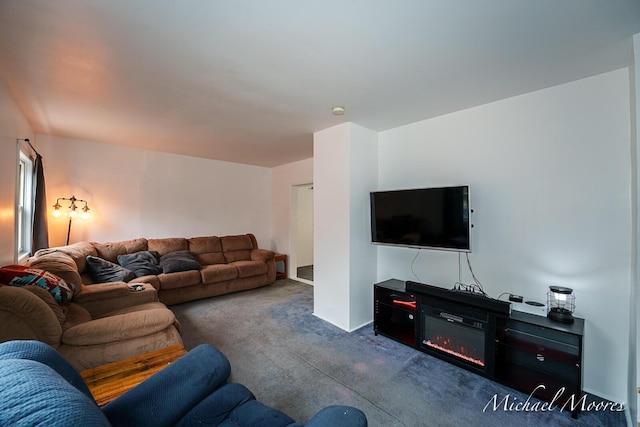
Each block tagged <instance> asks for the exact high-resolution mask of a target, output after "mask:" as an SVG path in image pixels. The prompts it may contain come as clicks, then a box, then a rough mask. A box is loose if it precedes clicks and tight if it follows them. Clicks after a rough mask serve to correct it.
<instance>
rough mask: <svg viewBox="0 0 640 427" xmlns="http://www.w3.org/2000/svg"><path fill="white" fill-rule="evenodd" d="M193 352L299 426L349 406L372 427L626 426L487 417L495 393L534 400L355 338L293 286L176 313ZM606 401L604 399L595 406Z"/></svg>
mask: <svg viewBox="0 0 640 427" xmlns="http://www.w3.org/2000/svg"><path fill="white" fill-rule="evenodd" d="M171 309H172V310H173V311H174V312H175V313H176V316H177V317H178V319H179V320H180V322H182V326H183V339H184V343H185V347H187V349H190V348H193V347H195V346H196V345H198V344H201V343H210V344H212V345H214V346H216V347H217V348H219V349H220V350H221V351H222V352H223V353H224V354H225V355H226V356H227V357H228V358H229V360H230V361H231V366H232V378H231V380H232V381H235V382H240V383H242V384H244V385H245V386H247V387H248V388H249V389H250V390H251V391H252V392H253V393H254V394H255V395H256V397H257V398H258V399H259V400H261V401H262V402H264V403H265V404H267V405H269V406H272V407H274V408H277V409H280V410H282V411H283V412H285V413H287V414H288V415H290V416H291V417H293V418H294V419H295V420H296V421H301V422H303V421H306V420H308V419H309V418H310V417H311V416H312V415H313V414H314V413H315V412H317V411H318V410H319V409H321V408H322V407H324V406H328V405H333V404H346V405H352V406H355V407H357V408H359V409H361V410H362V411H364V413H365V414H366V415H367V418H368V421H369V425H370V426H372V427H378V426H380V427H382V426H384V427H389V426H405V427H413V426H482V427H484V426H497V425H504V426H518V427H527V426H532V427H533V426H535V427H539V426H540V425H547V426H567V427H569V426H571V427H581V426H590V427H591V426H616V427H617V426H624V425H625V418H624V414H623V413H611V412H596V411H593V412H587V413H582V414H580V416H579V418H578V420H573V419H571V417H570V414H569V413H568V412H566V411H565V412H559V411H558V410H555V411H539V412H533V411H529V412H524V411H520V412H516V411H504V410H502V408H500V409H498V410H497V411H493V410H492V406H491V405H489V408H488V409H487V410H486V411H483V409H484V408H485V406H487V404H488V403H489V402H490V401H491V399H492V398H493V397H494V395H495V394H496V393H497V395H498V396H499V397H498V398H499V399H502V398H503V397H505V396H507V395H509V396H511V399H518V401H519V402H523V401H525V400H526V399H527V396H526V395H524V394H522V393H519V392H516V391H514V390H512V389H510V388H507V387H504V386H501V385H499V384H497V383H495V382H493V381H490V380H487V379H485V378H482V377H480V376H478V375H475V374H473V373H470V372H467V371H465V370H463V369H460V368H457V367H455V366H453V365H450V364H448V363H445V362H443V361H441V360H439V359H436V358H434V357H431V356H429V355H426V354H424V353H421V352H419V351H417V350H414V349H412V348H409V347H406V346H404V345H402V344H399V343H396V342H395V341H392V340H390V339H388V338H385V337H382V336H375V335H374V334H373V328H372V326H371V325H369V326H366V327H364V328H362V329H360V330H358V331H355V332H353V333H347V332H344V331H343V330H341V329H339V328H337V327H335V326H333V325H331V324H329V323H327V322H324V321H322V320H320V319H318V318H317V317H315V316H313V314H312V310H313V288H312V287H311V286H308V285H305V284H302V283H300V282H295V281H293V280H280V281H277V282H276V283H275V284H274V285H271V286H267V287H264V288H260V289H256V290H251V291H245V292H240V293H235V294H230V295H224V296H220V297H214V298H209V299H204V300H199V301H193V302H189V303H184V304H179V305H174V306H171ZM597 400H599V399H597Z"/></svg>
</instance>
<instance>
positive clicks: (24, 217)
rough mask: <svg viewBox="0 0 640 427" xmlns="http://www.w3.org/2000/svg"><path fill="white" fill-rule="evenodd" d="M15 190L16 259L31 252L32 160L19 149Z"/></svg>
mask: <svg viewBox="0 0 640 427" xmlns="http://www.w3.org/2000/svg"><path fill="white" fill-rule="evenodd" d="M17 178H18V179H17V191H16V199H17V200H16V244H17V253H18V261H20V260H21V259H22V258H25V257H27V256H29V253H30V252H31V223H32V218H33V197H34V194H33V160H32V159H31V158H30V157H29V156H27V155H26V154H25V153H23V152H22V151H20V160H19V161H18V177H17Z"/></svg>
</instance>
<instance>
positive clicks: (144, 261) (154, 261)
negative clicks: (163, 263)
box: [118, 251, 162, 277]
mask: <svg viewBox="0 0 640 427" xmlns="http://www.w3.org/2000/svg"><path fill="white" fill-rule="evenodd" d="M118 264H120V265H121V266H122V267H124V268H126V269H128V270H131V271H133V272H134V274H135V275H136V277H142V276H155V275H156V274H160V273H162V268H161V267H160V265H159V264H158V252H157V251H140V252H135V253H132V254H123V255H118Z"/></svg>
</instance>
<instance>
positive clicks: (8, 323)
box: [0, 285, 182, 370]
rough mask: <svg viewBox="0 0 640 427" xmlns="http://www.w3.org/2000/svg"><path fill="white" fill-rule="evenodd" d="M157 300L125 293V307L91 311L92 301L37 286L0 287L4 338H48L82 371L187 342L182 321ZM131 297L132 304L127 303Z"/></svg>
mask: <svg viewBox="0 0 640 427" xmlns="http://www.w3.org/2000/svg"><path fill="white" fill-rule="evenodd" d="M146 286H147V287H148V288H149V289H148V290H149V291H150V292H153V294H155V292H154V290H153V288H152V287H151V285H146ZM127 291H128V290H127ZM155 299H156V301H151V302H143V303H139V300H136V299H135V298H131V299H128V298H126V296H123V297H121V298H119V305H120V307H121V308H119V309H117V310H112V311H109V312H101V311H102V310H97V311H96V312H94V313H91V312H89V311H88V309H91V305H85V306H83V305H80V304H77V303H74V302H71V303H69V304H67V305H66V306H61V305H59V304H58V303H57V302H56V301H55V300H54V298H53V297H52V295H51V294H50V293H49V292H48V291H47V290H45V289H43V288H40V287H38V286H24V287H13V286H0V324H1V325H2V328H1V329H0V342H4V341H9V340H25V339H26V340H38V341H42V342H45V343H47V344H49V345H51V346H52V347H53V348H55V349H57V350H58V351H59V352H60V353H61V354H62V355H63V356H64V357H65V359H67V360H68V361H69V362H70V363H71V365H73V367H74V368H76V369H78V370H83V369H90V368H95V367H96V366H99V365H103V364H105V363H109V362H114V361H118V360H122V359H125V358H127V357H132V356H136V355H139V354H142V353H146V352H149V351H153V350H157V349H160V348H164V347H168V346H171V345H174V344H182V338H181V337H180V323H179V322H178V320H177V319H176V318H175V316H174V314H173V312H172V311H171V310H169V309H168V308H167V307H166V306H165V305H164V304H162V303H161V302H158V301H157V296H156V297H155ZM127 301H129V302H131V303H132V304H131V305H128V306H127V303H126V302H127ZM87 308H88V309H87Z"/></svg>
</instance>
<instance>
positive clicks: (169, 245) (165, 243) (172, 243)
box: [148, 237, 189, 256]
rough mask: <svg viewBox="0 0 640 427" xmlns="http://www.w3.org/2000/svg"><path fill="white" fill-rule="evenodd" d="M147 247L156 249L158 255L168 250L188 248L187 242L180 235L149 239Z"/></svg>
mask: <svg viewBox="0 0 640 427" xmlns="http://www.w3.org/2000/svg"><path fill="white" fill-rule="evenodd" d="M148 249H149V250H150V251H156V252H158V254H160V256H162V255H166V254H168V253H170V252H177V251H187V250H189V242H188V241H187V239H185V238H182V237H170V238H166V239H149V240H148Z"/></svg>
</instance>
